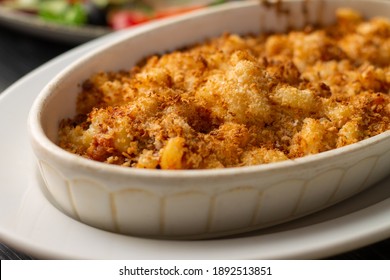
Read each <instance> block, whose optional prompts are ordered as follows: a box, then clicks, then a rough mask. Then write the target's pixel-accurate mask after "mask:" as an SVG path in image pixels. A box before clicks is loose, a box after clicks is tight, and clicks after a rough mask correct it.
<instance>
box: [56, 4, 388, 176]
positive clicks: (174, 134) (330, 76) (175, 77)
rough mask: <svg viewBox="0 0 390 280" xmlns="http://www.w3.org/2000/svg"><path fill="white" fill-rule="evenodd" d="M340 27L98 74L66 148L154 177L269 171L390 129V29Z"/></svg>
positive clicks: (68, 128)
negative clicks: (167, 172)
mask: <svg viewBox="0 0 390 280" xmlns="http://www.w3.org/2000/svg"><path fill="white" fill-rule="evenodd" d="M337 19H338V20H337V23H336V24H335V25H333V26H329V27H326V28H321V29H318V28H310V27H308V28H306V29H305V30H302V31H291V32H289V33H285V34H268V35H259V36H252V35H251V36H239V35H235V34H224V35H222V36H221V37H219V38H214V39H211V40H209V41H207V42H204V43H201V44H199V45H196V46H192V47H189V48H187V49H185V50H180V51H174V52H172V53H167V54H164V55H161V56H151V57H149V58H147V59H146V60H145V61H143V63H142V64H140V65H138V66H136V67H134V68H132V69H131V70H128V71H120V72H115V73H114V72H110V73H98V74H96V75H94V76H92V77H91V78H90V79H88V80H87V81H85V82H84V83H83V85H82V91H81V93H80V94H79V98H78V103H77V108H78V113H79V115H78V116H77V117H75V118H74V119H68V120H63V121H62V123H61V125H60V129H59V145H60V146H61V147H62V148H64V149H66V150H68V151H70V152H72V153H75V154H79V155H81V156H84V157H86V158H89V159H92V160H96V161H101V162H107V163H110V164H117V165H122V166H129V167H136V168H151V169H206V168H223V167H237V166H247V165H256V164H264V163H270V162H277V161H283V160H288V159H294V158H298V157H303V156H306V155H310V154H316V153H321V152H324V151H327V150H331V149H335V148H338V147H342V146H345V145H348V144H352V143H355V142H358V141H360V140H363V139H366V138H369V137H372V136H374V135H377V134H380V133H382V132H384V131H386V130H389V129H390V97H389V94H390V22H389V20H387V19H384V18H373V19H371V20H370V21H364V20H363V19H362V17H361V16H360V15H359V14H358V13H356V12H355V11H352V10H349V9H340V10H338V11H337Z"/></svg>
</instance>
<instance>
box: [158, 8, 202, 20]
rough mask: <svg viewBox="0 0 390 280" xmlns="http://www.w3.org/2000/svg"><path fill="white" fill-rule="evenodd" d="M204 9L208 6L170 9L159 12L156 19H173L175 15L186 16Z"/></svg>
mask: <svg viewBox="0 0 390 280" xmlns="http://www.w3.org/2000/svg"><path fill="white" fill-rule="evenodd" d="M204 7H206V6H205V5H196V6H188V7H179V8H178V7H173V8H169V9H164V10H161V11H157V12H156V14H155V18H156V19H158V18H166V17H171V16H175V15H181V14H185V13H188V12H192V11H195V10H199V9H202V8H204Z"/></svg>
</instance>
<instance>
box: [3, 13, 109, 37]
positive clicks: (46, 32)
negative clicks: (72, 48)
mask: <svg viewBox="0 0 390 280" xmlns="http://www.w3.org/2000/svg"><path fill="white" fill-rule="evenodd" d="M0 24H2V25H4V26H7V27H9V28H12V29H15V30H17V31H21V32H24V33H28V34H31V35H34V36H38V37H42V38H46V39H51V40H54V41H59V42H67V43H72V44H79V43H84V42H87V41H89V40H91V39H94V38H97V37H100V36H102V35H105V34H107V33H109V32H111V31H112V30H110V29H109V28H106V27H102V26H67V25H61V24H55V23H51V22H45V21H43V20H41V19H39V18H38V17H37V16H34V15H30V14H26V13H22V12H17V11H12V10H10V9H9V8H7V7H1V6H0Z"/></svg>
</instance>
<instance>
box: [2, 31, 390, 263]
mask: <svg viewBox="0 0 390 280" xmlns="http://www.w3.org/2000/svg"><path fill="white" fill-rule="evenodd" d="M73 47H75V45H70V44H64V43H59V42H52V41H48V40H44V39H39V38H36V37H32V36H30V35H26V34H21V33H19V32H16V31H13V30H10V29H8V28H5V27H0V92H2V91H3V90H5V89H6V88H7V87H8V86H10V85H11V84H12V83H14V82H15V81H17V80H18V79H19V78H21V77H23V76H24V75H25V74H27V73H29V72H30V71H32V70H34V69H35V68H36V67H38V66H40V65H41V64H43V63H45V62H47V61H49V60H50V59H52V58H55V57H56V56H58V55H59V54H61V53H64V52H66V51H68V50H71V49H72V48H73ZM0 195H1V194H0ZM0 211H2V210H1V205H0ZM389 219H390V217H389ZM0 242H1V236H0ZM33 257H34V256H29V255H25V254H24V253H23V252H17V251H15V250H13V249H12V248H10V247H9V246H8V245H7V244H4V243H0V259H1V260H4V259H31V258H33ZM331 259H336V260H345V259H348V260H358V259H363V260H372V259H376V260H380V259H381V260H384V259H390V238H389V239H387V240H384V241H381V242H378V243H375V244H372V245H369V246H366V247H364V248H360V249H357V250H354V251H352V252H346V253H344V254H341V255H337V256H333V257H332V258H331Z"/></svg>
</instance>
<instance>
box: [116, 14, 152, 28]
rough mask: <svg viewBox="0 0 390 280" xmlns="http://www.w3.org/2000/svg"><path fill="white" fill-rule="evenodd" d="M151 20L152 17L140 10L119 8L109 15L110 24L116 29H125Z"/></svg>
mask: <svg viewBox="0 0 390 280" xmlns="http://www.w3.org/2000/svg"><path fill="white" fill-rule="evenodd" d="M149 20H150V17H149V16H148V15H147V14H145V13H143V12H140V11H135V10H119V11H115V12H112V14H111V15H110V16H109V24H110V26H111V27H112V29H114V30H119V29H124V28H127V27H130V26H134V25H138V24H141V23H144V22H147V21H149Z"/></svg>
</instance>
